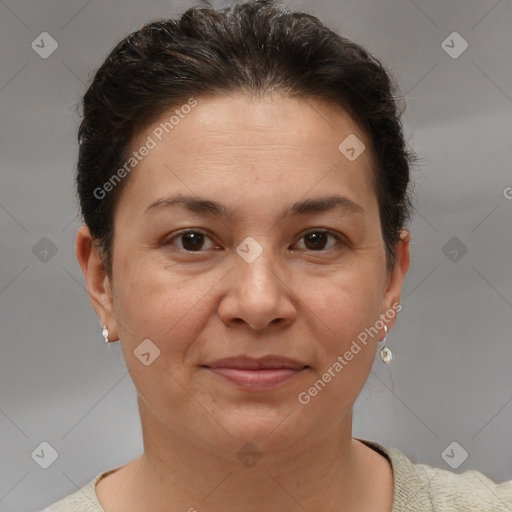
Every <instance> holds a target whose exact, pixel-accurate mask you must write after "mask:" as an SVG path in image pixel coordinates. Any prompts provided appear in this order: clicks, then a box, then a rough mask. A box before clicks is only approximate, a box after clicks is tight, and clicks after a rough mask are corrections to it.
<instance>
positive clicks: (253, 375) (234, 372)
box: [206, 367, 305, 390]
mask: <svg viewBox="0 0 512 512" xmlns="http://www.w3.org/2000/svg"><path fill="white" fill-rule="evenodd" d="M206 369H207V370H210V371H211V372H213V373H215V374H216V375H219V376H220V377H222V378H224V379H226V380H228V381H229V382H232V383H233V384H236V385H238V386H240V387H243V388H246V389H252V390H268V389H273V388H275V387H277V386H279V385H281V384H283V383H284V382H287V381H289V380H290V379H293V377H296V376H297V375H299V374H300V373H301V372H303V371H304V370H305V368H303V369H301V370H292V369H291V368H275V369H265V370H238V369H235V368H209V367H206Z"/></svg>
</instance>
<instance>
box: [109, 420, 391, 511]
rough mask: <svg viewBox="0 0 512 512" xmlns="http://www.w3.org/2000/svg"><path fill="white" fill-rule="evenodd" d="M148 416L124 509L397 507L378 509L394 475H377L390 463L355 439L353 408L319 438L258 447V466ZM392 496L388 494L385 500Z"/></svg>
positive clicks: (127, 477)
mask: <svg viewBox="0 0 512 512" xmlns="http://www.w3.org/2000/svg"><path fill="white" fill-rule="evenodd" d="M141 418H144V420H143V425H144V426H145V428H143V434H144V454H143V455H141V456H140V457H139V458H138V459H136V460H135V461H133V462H132V463H131V468H130V470H129V471H128V472H125V477H124V478H125V482H126V488H127V489H129V491H128V494H126V492H124V493H123V494H124V496H126V497H127V498H126V500H127V503H126V506H124V510H127V511H129V510H132V509H133V510H142V509H146V510H153V511H155V512H160V511H164V510H165V511H169V506H172V510H185V511H189V512H194V510H196V511H198V512H201V510H208V511H209V512H220V511H221V510H222V511H223V512H224V511H225V510H246V511H248V512H256V511H258V512H260V511H261V510H265V511H268V512H277V511H282V510H287V511H288V512H304V510H320V509H321V510H323V511H335V510H344V511H345V512H352V511H354V512H355V511H358V512H361V511H362V510H374V511H377V510H387V511H389V510H390V509H391V507H389V508H386V507H384V508H379V507H382V505H383V504H385V505H386V506H387V504H389V503H390V499H391V500H392V480H391V496H389V492H388V491H389V489H390V481H389V478H388V479H387V480H386V479H385V480H383V479H382V478H375V476H376V474H377V473H376V472H375V469H376V467H377V466H378V464H381V465H380V471H379V472H378V474H380V475H382V474H383V472H382V469H383V466H382V464H383V463H384V464H387V461H385V459H384V458H383V457H381V456H380V455H378V454H376V452H373V450H371V449H369V448H367V447H366V446H364V445H363V444H362V443H360V442H359V441H356V440H354V439H352V437H351V436H352V431H351V422H352V413H351V411H350V414H348V415H347V417H346V418H344V421H343V423H342V424H341V425H338V428H336V429H335V430H333V431H331V432H328V433H324V434H323V436H322V437H321V438H320V437H319V436H312V438H311V439H307V440H305V441H304V442H303V443H302V444H301V445H300V446H297V443H295V444H294V445H293V446H289V447H286V448H285V449H283V450H279V449H277V448H276V449H273V450H272V451H271V450H270V449H269V450H266V449H265V448H263V445H264V443H259V444H258V446H262V449H261V458H260V459H259V460H257V462H256V463H255V464H253V463H254V460H253V461H251V460H249V459H247V460H246V465H244V463H242V462H241V461H240V460H238V458H237V457H231V456H230V455H228V454H227V453H223V449H222V447H218V446H217V447H214V448H211V447H210V449H205V447H204V446H198V445H196V444H193V443H191V442H190V440H189V439H185V438H183V437H180V436H179V435H177V434H176V433H174V432H170V431H169V430H168V429H167V428H166V427H165V426H163V425H162V424H161V423H159V422H158V420H156V419H155V418H154V417H148V416H147V414H142V411H141ZM269 446H270V445H269ZM273 448H275V447H273ZM228 451H229V450H226V452H228ZM370 452H371V454H370ZM372 454H373V455H372ZM376 457H377V459H376ZM379 460H380V462H379ZM376 462H378V464H377V465H376ZM391 478H392V477H391ZM385 492H388V495H386V496H383V493H385ZM119 494H120V496H121V493H119ZM120 496H119V498H120ZM128 496H129V498H128ZM384 498H385V499H384ZM116 499H117V498H116Z"/></svg>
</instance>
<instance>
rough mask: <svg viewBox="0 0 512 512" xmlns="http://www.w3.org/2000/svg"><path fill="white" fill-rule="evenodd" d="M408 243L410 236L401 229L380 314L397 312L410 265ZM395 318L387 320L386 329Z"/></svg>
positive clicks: (406, 231)
mask: <svg viewBox="0 0 512 512" xmlns="http://www.w3.org/2000/svg"><path fill="white" fill-rule="evenodd" d="M410 241H411V234H410V233H409V231H408V230H407V229H402V231H401V232H400V241H399V242H398V243H397V244H396V259H395V265H394V267H393V269H392V271H391V273H390V275H389V277H388V281H387V288H386V291H385V294H384V299H383V302H382V307H383V311H382V312H381V314H385V313H386V311H389V310H390V309H392V310H394V311H395V312H398V310H397V305H398V303H399V302H400V296H401V294H402V286H403V283H404V279H405V276H406V275H407V271H408V270H409V265H410V254H409V245H410ZM393 305H394V307H393ZM388 317H390V315H388ZM396 318H397V315H396V314H395V315H393V318H389V321H387V322H386V325H387V326H388V329H391V328H392V327H393V325H394V324H395V322H396Z"/></svg>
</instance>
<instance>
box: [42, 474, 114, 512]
mask: <svg viewBox="0 0 512 512" xmlns="http://www.w3.org/2000/svg"><path fill="white" fill-rule="evenodd" d="M112 471H115V469H113V470H109V471H105V472H104V473H100V474H99V475H97V476H96V477H95V478H93V479H92V480H91V481H90V482H89V483H87V484H86V485H84V486H83V487H82V488H81V489H79V490H78V491H76V492H74V493H73V494H70V495H68V496H66V497H65V498H63V499H61V500H59V501H57V502H56V503H53V504H52V505H49V506H48V507H46V508H45V509H44V510H43V511H42V512H104V510H103V508H102V507H101V505H100V503H99V501H98V496H97V495H96V483H97V482H98V481H99V480H101V479H102V478H103V477H105V476H107V475H108V474H109V473H111V472H112Z"/></svg>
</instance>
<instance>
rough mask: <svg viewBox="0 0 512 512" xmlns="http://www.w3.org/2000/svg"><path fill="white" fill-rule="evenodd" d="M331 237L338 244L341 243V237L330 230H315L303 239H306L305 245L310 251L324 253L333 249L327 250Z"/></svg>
mask: <svg viewBox="0 0 512 512" xmlns="http://www.w3.org/2000/svg"><path fill="white" fill-rule="evenodd" d="M329 237H332V238H334V239H335V240H336V242H341V241H342V240H341V237H340V236H338V235H337V234H335V233H333V232H332V231H329V230H315V231H309V232H307V233H306V234H304V235H303V236H302V238H301V240H302V239H304V242H305V243H304V245H305V246H306V249H307V250H310V251H324V250H329V249H330V248H331V247H328V248H327V249H326V248H325V246H326V244H327V242H328V240H329Z"/></svg>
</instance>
